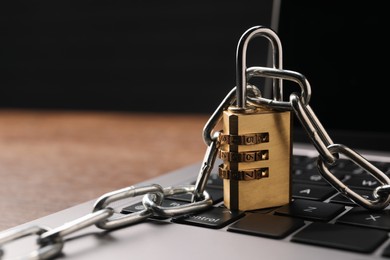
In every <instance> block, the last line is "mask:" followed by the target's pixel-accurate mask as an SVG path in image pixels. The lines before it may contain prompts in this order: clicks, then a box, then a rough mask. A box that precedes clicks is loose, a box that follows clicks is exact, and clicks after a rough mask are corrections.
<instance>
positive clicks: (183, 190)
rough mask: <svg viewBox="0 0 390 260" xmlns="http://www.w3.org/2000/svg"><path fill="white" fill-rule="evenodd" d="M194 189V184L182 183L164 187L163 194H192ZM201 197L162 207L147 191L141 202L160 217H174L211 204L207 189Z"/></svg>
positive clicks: (206, 207)
mask: <svg viewBox="0 0 390 260" xmlns="http://www.w3.org/2000/svg"><path fill="white" fill-rule="evenodd" d="M194 191H195V185H183V186H177V187H167V188H164V196H172V195H178V194H193V192H194ZM202 197H203V199H202V200H201V201H196V202H192V203H189V204H183V205H179V206H174V207H162V206H160V204H159V203H156V201H155V200H156V197H155V196H154V194H151V193H148V194H146V195H145V196H144V197H143V199H142V203H143V205H144V207H145V208H146V209H147V210H151V211H153V212H154V213H155V214H156V215H158V216H160V217H167V218H169V217H174V216H177V215H183V214H189V213H194V212H197V211H201V210H205V209H208V208H209V207H211V206H212V205H213V200H212V199H211V197H210V195H209V194H208V192H207V191H204V192H203V196H202Z"/></svg>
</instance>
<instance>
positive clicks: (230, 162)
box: [218, 26, 292, 211]
mask: <svg viewBox="0 0 390 260" xmlns="http://www.w3.org/2000/svg"><path fill="white" fill-rule="evenodd" d="M255 36H263V37H265V38H267V39H269V40H270V42H271V44H272V47H273V50H274V54H277V55H274V62H273V63H274V64H273V65H274V67H275V66H278V69H281V64H282V62H281V55H282V53H281V43H280V40H279V38H278V36H277V34H276V33H275V32H274V31H273V30H271V29H269V28H266V27H262V26H256V27H253V28H250V29H249V30H247V31H246V32H245V33H244V34H243V36H242V37H241V39H240V41H239V44H238V47H237V57H236V58H237V59H236V72H237V75H236V77H237V82H236V83H237V85H236V87H237V90H236V96H237V100H236V105H231V106H230V107H229V108H228V109H226V110H224V112H223V118H222V120H223V121H222V122H223V129H222V133H221V134H220V135H219V143H220V146H219V151H218V155H219V157H220V158H221V159H222V160H223V164H222V165H220V166H219V176H220V177H221V178H223V179H224V204H225V206H226V207H227V208H229V209H233V210H242V211H247V210H255V209H262V208H270V207H276V206H281V205H284V204H287V203H289V202H290V200H291V181H290V176H291V154H292V143H291V140H292V139H291V138H292V115H291V112H290V111H275V110H271V109H268V108H262V107H258V106H256V107H252V106H249V105H248V104H247V100H246V99H247V96H246V92H247V91H246V90H247V75H246V69H247V67H246V50H247V46H248V43H249V41H250V40H251V39H252V38H254V37H255ZM276 56H278V57H276ZM277 58H278V60H277ZM273 84H274V90H273V92H274V93H273V96H274V99H275V100H280V98H282V96H283V93H282V80H281V79H273Z"/></svg>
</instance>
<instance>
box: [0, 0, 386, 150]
mask: <svg viewBox="0 0 390 260" xmlns="http://www.w3.org/2000/svg"><path fill="white" fill-rule="evenodd" d="M384 3H385V1H369V2H367V1H362V2H361V3H360V2H358V1H343V2H342V4H340V1H335V0H329V1H323V0H321V1H310V0H295V1H285V2H283V4H282V8H281V20H280V26H279V27H278V28H274V29H275V30H277V31H278V34H279V37H280V39H281V40H282V44H283V52H284V53H283V60H284V68H286V69H289V70H296V71H298V72H300V73H302V74H304V75H305V76H306V77H307V78H308V80H309V82H310V83H311V88H312V99H311V101H310V105H311V106H312V108H313V110H314V111H315V112H316V114H317V116H318V118H319V119H320V121H321V122H322V123H323V125H324V126H325V127H326V129H329V130H330V131H331V132H332V131H333V130H336V129H343V131H344V132H342V136H344V137H345V136H350V135H352V133H351V130H356V129H359V130H360V131H362V132H374V133H375V135H376V136H377V137H378V136H382V135H386V136H387V135H388V133H390V126H389V125H390V124H388V122H387V117H388V111H389V105H388V104H389V98H388V95H387V94H386V93H387V92H388V90H387V89H388V83H387V74H388V72H387V70H388V57H389V50H388V49H389V46H390V45H389V42H388V40H387V38H388V36H387V34H388V31H389V29H388V26H389V21H388V19H389V18H388V17H389V15H388V14H386V13H385V12H386V10H387V7H385V6H384ZM269 5H270V3H268V1H259V0H241V1H222V0H217V1H206V0H200V1H86V0H80V1H45V0H37V1H32V0H30V1H20V0H19V1H8V2H5V1H3V2H2V3H1V4H0V33H1V41H0V69H1V75H0V107H3V108H34V109H35V108H39V109H72V110H117V111H142V112H173V113H205V114H211V113H212V112H213V111H214V109H215V108H216V107H217V105H218V104H219V103H220V102H221V100H222V99H223V98H224V97H225V95H226V94H227V93H228V91H229V90H230V89H231V88H232V87H233V86H234V85H235V51H236V46H237V43H238V40H239V38H240V37H241V35H242V34H243V32H244V31H245V30H247V29H248V28H250V27H252V26H255V25H266V26H268V25H269V19H270V16H271V12H270V6H269ZM253 46H256V47H251V48H250V49H249V50H248V51H249V54H248V59H249V61H248V65H265V64H260V63H261V62H264V60H265V56H266V53H265V52H266V49H267V46H266V45H265V43H263V42H259V43H256V44H254V45H253ZM298 90H299V87H298V86H297V85H296V84H289V83H287V82H286V83H285V93H286V95H285V99H287V98H288V97H287V95H288V93H289V92H291V91H298ZM378 117H379V118H378ZM295 124H296V125H299V124H298V123H297V122H295ZM332 136H333V133H332ZM344 137H343V138H344ZM359 138H360V137H359ZM359 138H357V137H356V138H355V137H354V138H353V140H352V141H351V143H347V144H350V145H355V144H357V143H358V142H359V141H360V139H359ZM338 140H339V139H337V138H335V139H334V141H335V142H338ZM378 140H379V139H378ZM371 143H372V146H373V147H374V148H378V147H380V146H383V148H384V147H385V146H386V145H387V144H386V145H385V144H381V143H378V142H375V140H374V141H373V142H371Z"/></svg>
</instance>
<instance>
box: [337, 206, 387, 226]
mask: <svg viewBox="0 0 390 260" xmlns="http://www.w3.org/2000/svg"><path fill="white" fill-rule="evenodd" d="M336 222H337V223H343V224H350V225H357V226H363V227H369V228H379V229H383V230H387V231H390V210H381V211H369V210H367V209H364V208H361V207H356V208H352V209H351V210H349V211H348V212H347V213H345V214H344V215H342V216H341V217H340V218H338V219H337V220H336Z"/></svg>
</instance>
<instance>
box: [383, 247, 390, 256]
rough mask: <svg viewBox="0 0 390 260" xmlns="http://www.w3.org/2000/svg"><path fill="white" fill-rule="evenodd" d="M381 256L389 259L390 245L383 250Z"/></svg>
mask: <svg viewBox="0 0 390 260" xmlns="http://www.w3.org/2000/svg"><path fill="white" fill-rule="evenodd" d="M382 256H385V257H390V244H389V245H388V246H386V247H385V249H383V252H382Z"/></svg>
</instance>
